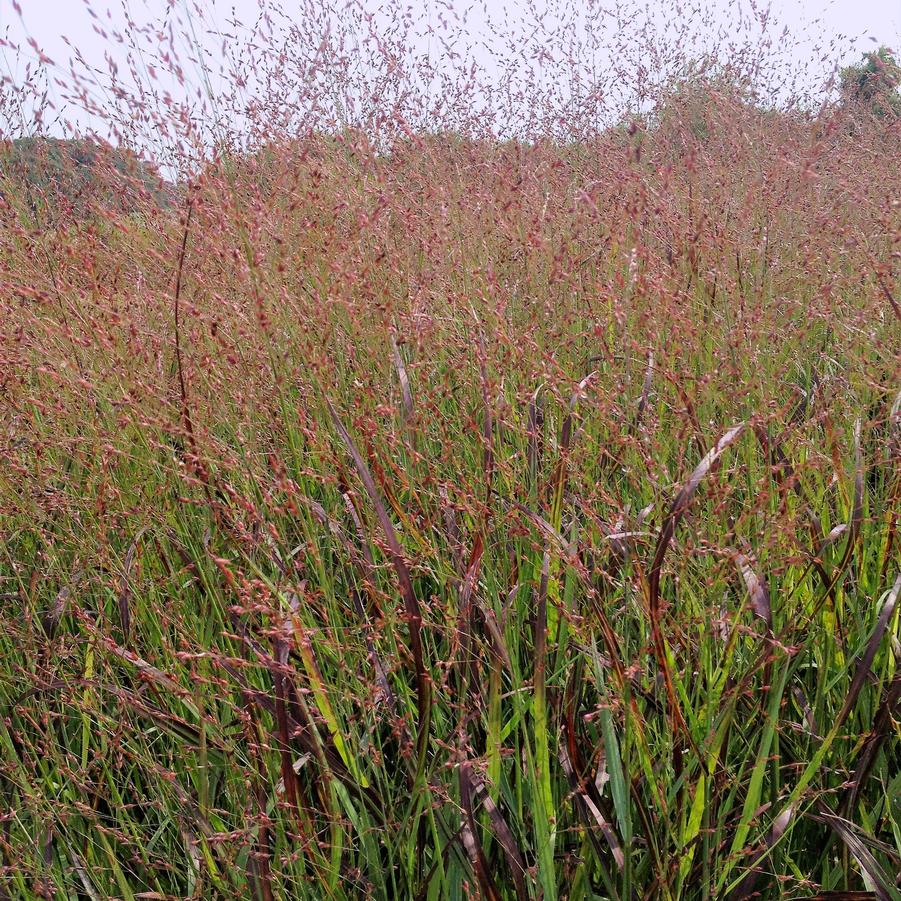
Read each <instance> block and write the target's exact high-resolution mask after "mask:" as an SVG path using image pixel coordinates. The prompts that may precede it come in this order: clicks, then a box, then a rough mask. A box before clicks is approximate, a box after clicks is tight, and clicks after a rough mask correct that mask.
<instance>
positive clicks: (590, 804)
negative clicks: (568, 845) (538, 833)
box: [558, 741, 626, 870]
mask: <svg viewBox="0 0 901 901" xmlns="http://www.w3.org/2000/svg"><path fill="white" fill-rule="evenodd" d="M558 757H559V759H560V766H561V767H562V768H563V773H564V775H565V776H566V779H567V781H568V782H569V787H570V790H571V791H572V794H573V797H574V798H575V799H576V807H577V809H578V810H579V813H580V815H581V817H582V820H583V821H584V823H585V826H586V828H587V830H588V835H589V838H590V840H591V842H592V844H594V845H595V852H596V853H597V855H598V857H599V858H603V849H602V848H601V846H600V844H599V843H598V842H597V838H596V837H595V835H594V829H595V828H597V829H598V830H599V831H600V832H601V834H602V835H603V836H604V838H605V839H606V841H607V844H608V845H609V846H610V851H611V852H612V854H613V860H614V862H615V863H616V867H617V869H619V870H622V869H623V867H624V866H625V863H626V859H625V855H624V854H623V849H622V846H621V845H620V843H619V839H618V838H617V837H616V832H615V831H614V829H613V826H612V825H611V823H610V822H609V821H608V820H607V818H606V817H605V816H604V814H603V813H602V812H601V809H600V808H599V807H598V805H597V804H596V803H595V801H594V799H593V798H592V797H591V795H590V794H589V793H588V792H587V791H586V790H585V789H584V788H583V787H582V784H581V782H580V780H579V776H578V774H577V773H576V770H575V767H574V766H573V762H572V759H571V757H570V753H569V749H568V748H567V746H566V742H562V741H561V742H560V748H559V752H558Z"/></svg>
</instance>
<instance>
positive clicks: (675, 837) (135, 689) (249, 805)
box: [0, 63, 901, 901]
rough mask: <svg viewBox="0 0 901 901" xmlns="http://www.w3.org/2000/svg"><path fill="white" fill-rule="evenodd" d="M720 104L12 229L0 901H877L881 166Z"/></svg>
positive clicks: (457, 146) (293, 160) (883, 675)
mask: <svg viewBox="0 0 901 901" xmlns="http://www.w3.org/2000/svg"><path fill="white" fill-rule="evenodd" d="M267 64H269V63H267ZM709 84H710V89H709V90H708V91H704V90H697V84H696V82H695V81H694V80H693V81H692V82H691V85H692V90H691V91H683V92H673V91H671V90H669V89H667V90H666V91H664V92H663V94H661V98H662V99H661V104H663V105H661V106H660V107H659V108H658V111H657V114H656V115H639V113H640V110H638V111H637V112H636V114H635V115H634V116H633V117H631V118H630V119H628V122H630V123H631V124H630V125H629V126H627V127H609V128H598V129H596V130H594V131H593V132H591V133H588V132H585V131H584V130H583V131H581V132H580V134H579V135H578V136H574V135H570V136H569V137H567V138H564V137H561V136H560V135H559V134H554V133H551V131H550V130H545V131H544V132H540V133H538V134H531V135H520V136H518V137H514V138H511V139H510V140H501V139H500V138H496V137H486V136H485V134H484V132H481V133H480V132H478V131H477V130H476V129H475V128H473V127H458V128H457V129H456V130H455V131H454V133H453V135H447V134H445V133H442V132H440V131H437V130H435V129H432V130H431V131H429V130H427V129H418V130H417V129H414V128H409V129H406V130H403V129H399V130H396V131H394V132H393V133H392V134H389V132H388V131H386V130H385V129H382V131H381V132H378V130H377V129H369V130H367V129H365V128H362V127H361V128H346V129H343V130H342V129H332V130H331V131H328V130H322V131H321V132H313V131H307V132H305V133H302V134H301V133H300V132H298V131H297V130H296V129H295V131H294V134H293V136H292V135H291V134H289V131H290V129H287V128H285V129H284V130H282V131H280V130H279V128H278V127H277V123H278V119H277V117H276V114H275V113H274V112H273V111H272V110H269V111H268V112H265V111H264V112H265V115H264V113H260V117H261V119H262V120H265V119H266V117H267V116H269V117H271V121H272V122H273V123H276V124H273V125H272V127H271V133H266V134H263V136H262V137H260V138H259V139H258V140H257V144H256V146H255V147H252V148H250V149H248V148H247V147H241V146H237V144H236V145H235V146H233V147H229V148H228V149H227V150H226V149H225V148H224V147H223V148H222V149H221V150H220V152H218V153H216V154H212V153H211V152H210V151H209V147H208V146H206V147H205V149H204V155H203V157H202V158H201V159H200V160H199V161H198V159H197V158H196V157H195V158H194V168H193V169H192V170H191V171H190V172H189V173H188V175H189V176H190V177H188V175H186V176H185V177H184V178H183V179H182V182H181V183H180V184H179V185H178V187H177V189H175V188H173V189H172V190H171V191H170V190H168V189H167V191H166V196H167V197H168V198H172V200H171V203H169V202H167V204H158V203H156V202H155V200H154V198H153V196H151V195H150V194H149V193H147V192H145V197H144V200H145V203H146V208H144V209H142V210H140V211H139V213H136V212H135V210H134V209H129V210H127V211H124V210H121V209H118V210H117V209H114V208H110V207H109V206H105V205H103V202H102V201H95V202H93V206H91V207H90V209H88V210H87V211H84V210H82V211H81V212H80V213H79V215H77V216H70V217H68V218H66V220H65V221H61V220H59V221H58V220H54V221H52V222H42V221H41V220H40V217H39V213H40V211H39V210H37V209H36V208H35V207H34V206H28V205H27V204H17V203H15V202H13V200H14V198H13V197H12V195H10V196H9V197H8V198H7V203H6V205H5V206H4V208H3V211H2V224H0V282H2V288H3V290H2V294H0V304H2V316H0V354H2V363H3V365H2V377H0V408H2V412H3V418H2V421H3V428H2V433H0V446H2V450H3V457H4V460H5V463H4V465H3V468H2V469H0V538H2V545H0V546H2V553H0V598H2V608H0V609H2V611H3V630H2V633H0V660H2V663H0V672H2V679H0V704H2V713H3V715H2V720H0V757H2V762H3V766H2V775H0V789H2V799H3V801H2V805H0V807H2V812H3V826H2V830H0V863H2V868H0V887H2V890H3V891H4V892H5V894H6V895H7V896H8V897H11V898H32V897H47V898H80V897H86V898H127V899H137V898H184V897H194V898H228V897H233V898H256V899H260V901H266V899H275V898H287V897H291V898H311V899H321V898H354V897H372V898H382V899H390V898H411V899H413V898H417V899H439V898H464V897H480V898H486V899H501V898H516V899H528V898H542V899H545V901H552V899H555V898H559V899H589V898H611V899H625V898H638V897H643V898H669V899H676V898H698V899H701V898H710V899H712V898H726V897H729V898H736V899H739V898H752V897H767V898H776V897H834V898H837V897H875V898H884V899H897V898H898V897H899V896H901V889H899V886H898V882H897V878H896V874H897V873H898V871H899V860H901V858H899V854H901V808H899V800H898V799H899V798H901V767H899V762H901V761H899V744H898V703H899V698H901V674H899V657H901V645H899V635H898V629H899V615H898V606H899V591H901V570H899V562H901V559H899V550H898V540H899V539H898V514H899V509H901V505H899V499H901V470H899V468H898V459H899V449H901V414H899V405H901V400H899V398H901V395H899V393H898V391H899V352H898V351H899V337H901V329H899V322H901V318H899V315H898V307H897V303H898V302H897V300H896V298H897V296H898V291H897V287H896V283H897V275H896V268H897V256H898V254H897V248H896V244H897V240H898V235H899V234H901V221H899V212H898V211H899V209H901V206H899V202H901V182H899V179H898V172H897V166H896V164H895V160H896V159H897V153H898V130H897V128H895V127H894V126H893V125H892V124H891V122H887V121H886V120H885V118H884V117H867V116H866V115H864V114H863V113H862V112H861V110H860V109H859V108H857V107H855V108H854V109H853V110H847V109H843V108H842V107H841V106H840V105H839V106H830V105H828V104H826V105H823V106H821V107H820V108H819V109H818V110H817V111H809V112H799V111H798V110H797V109H795V110H786V109H785V108H780V107H776V106H767V105H766V104H764V103H762V102H760V101H759V100H755V99H754V97H753V95H751V94H749V93H748V92H747V90H745V89H744V88H743V89H742V90H738V89H736V90H734V91H729V90H725V89H724V87H723V83H722V79H721V76H720V75H719V74H718V75H717V77H716V78H715V79H711V81H710V83H709ZM674 97H675V98H676V99H675V100H674V99H673V98H674ZM664 106H665V109H664ZM664 113H665V114H664ZM851 117H853V123H852V124H853V127H851V125H850V124H849V123H850V118H851ZM701 120H703V122H702V124H703V127H699V126H698V123H699V122H700V121H701ZM179 121H182V123H183V124H184V123H185V122H186V121H187V120H179ZM448 121H450V119H449V120H448ZM624 121H625V120H624ZM383 124H384V123H383ZM471 125H472V123H470V126H471ZM185 127H186V128H187V125H185ZM581 127H582V126H581V125H580V128H581ZM377 132H378V134H376V133H377ZM190 134H191V133H190V131H188V132H187V136H188V137H190ZM247 134H254V131H253V128H249V129H248V130H247V131H246V132H245V133H244V138H245V139H246V138H247ZM298 134H300V136H298ZM377 138H378V139H377ZM186 140H187V138H186ZM184 146H186V145H183V148H182V150H183V152H185V153H187V151H186V150H184ZM195 149H196V148H195ZM185 171H186V172H187V168H186V169H185ZM10 190H13V188H12V187H11V188H10ZM135 196H136V197H137V196H138V195H135ZM135 202H137V201H135ZM35 217H37V218H35ZM854 892H857V893H858V894H857V895H855V894H853V893H854ZM829 893H832V894H829ZM859 893H864V894H859Z"/></svg>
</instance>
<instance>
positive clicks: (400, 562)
mask: <svg viewBox="0 0 901 901" xmlns="http://www.w3.org/2000/svg"><path fill="white" fill-rule="evenodd" d="M325 402H326V404H327V406H328V410H329V413H330V414H331V417H332V421H333V422H334V424H335V428H336V429H337V430H338V434H339V435H340V436H341V440H342V442H343V443H344V446H345V447H346V448H347V451H348V453H349V454H350V456H351V459H352V460H353V462H354V466H355V467H356V469H357V474H358V475H359V476H360V479H361V481H362V482H363V485H364V487H365V488H366V493H367V494H368V495H369V499H370V501H371V502H372V506H373V507H374V508H375V512H376V516H377V517H378V520H379V524H380V525H381V527H382V532H383V533H384V535H385V541H386V542H387V544H388V550H389V552H390V556H391V563H392V565H393V566H394V571H395V573H396V574H397V580H398V583H399V584H400V591H401V596H402V597H403V601H404V609H405V613H406V618H407V625H408V628H409V630H410V653H411V654H412V655H413V665H414V667H415V669H416V706H417V713H418V719H419V725H418V729H419V732H418V738H417V743H418V746H419V753H420V757H422V754H423V753H424V750H425V744H426V742H427V741H428V732H429V720H430V716H431V706H432V700H431V697H432V692H431V684H430V682H429V675H428V671H427V670H426V665H425V656H424V654H423V649H422V612H421V610H420V607H419V601H418V599H417V597H416V593H415V591H414V590H413V582H412V580H411V578H410V570H409V569H408V567H407V563H406V560H405V559H404V554H403V549H402V548H401V545H400V541H398V538H397V534H396V533H395V531H394V526H393V525H392V524H391V519H390V518H389V516H388V511H387V510H386V509H385V504H384V502H383V501H382V498H381V496H380V495H379V492H378V489H377V488H376V486H375V482H374V481H373V479H372V475H371V474H370V472H369V469H368V467H367V466H366V463H365V462H364V460H363V457H362V456H361V455H360V452H359V451H358V450H357V447H356V445H355V444H354V442H353V439H352V438H351V437H350V434H349V433H348V431H347V429H346V428H345V427H344V424H343V423H342V422H341V419H340V417H339V416H338V413H337V411H336V410H335V408H334V407H333V406H332V403H331V401H330V400H328V398H326V401H325Z"/></svg>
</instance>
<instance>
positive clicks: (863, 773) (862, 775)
mask: <svg viewBox="0 0 901 901" xmlns="http://www.w3.org/2000/svg"><path fill="white" fill-rule="evenodd" d="M899 703H901V671H898V672H896V673H895V676H894V678H893V679H892V681H891V684H890V685H889V687H888V691H886V693H885V697H884V698H883V699H882V703H881V704H880V705H879V709H878V710H877V711H876V716H875V717H874V718H873V727H872V729H870V734H869V735H868V736H867V740H866V743H865V744H864V747H863V751H861V754H860V759H859V760H858V762H857V767H856V768H855V770H854V776H853V777H852V778H851V783H850V785H849V786H848V793H847V795H846V798H845V802H844V804H843V806H842V811H843V813H844V815H845V816H849V815H850V813H851V811H853V810H854V805H855V804H856V803H857V797H858V795H859V794H860V790H861V788H862V787H863V785H864V783H865V782H866V780H867V778H868V777H869V775H870V770H871V769H872V767H873V763H874V762H875V761H876V757H877V755H878V754H879V749H880V748H881V747H882V746H883V745H884V744H885V741H886V739H887V738H888V737H889V735H890V734H891V732H892V728H893V727H892V720H893V718H894V717H895V716H897V708H898V705H899Z"/></svg>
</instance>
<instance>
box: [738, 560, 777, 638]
mask: <svg viewBox="0 0 901 901" xmlns="http://www.w3.org/2000/svg"><path fill="white" fill-rule="evenodd" d="M754 563H755V561H753V560H752V559H751V557H750V556H749V555H746V554H743V553H741V552H739V553H738V554H736V555H735V565H736V566H737V567H738V571H739V573H740V574H741V577H742V579H743V580H744V583H745V588H747V589H748V597H749V599H750V601H751V609H752V610H753V611H754V614H755V615H756V616H758V617H759V618H760V619H762V620H763V621H764V622H765V623H766V627H767V631H768V632H772V631H773V610H772V606H771V604H770V590H769V588H768V587H767V584H766V580H765V579H763V578H761V577H760V576H759V575H758V574H757V572H756V568H755V566H754Z"/></svg>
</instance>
